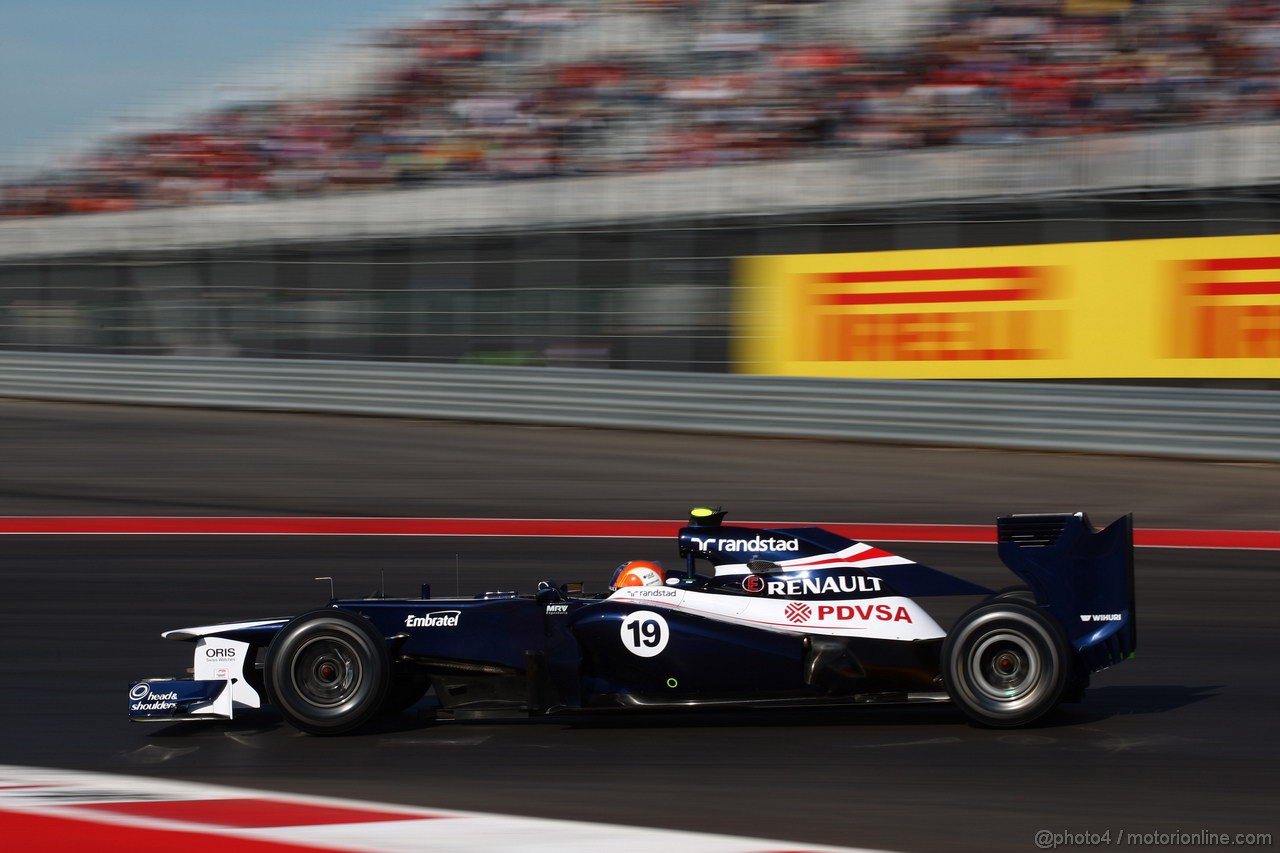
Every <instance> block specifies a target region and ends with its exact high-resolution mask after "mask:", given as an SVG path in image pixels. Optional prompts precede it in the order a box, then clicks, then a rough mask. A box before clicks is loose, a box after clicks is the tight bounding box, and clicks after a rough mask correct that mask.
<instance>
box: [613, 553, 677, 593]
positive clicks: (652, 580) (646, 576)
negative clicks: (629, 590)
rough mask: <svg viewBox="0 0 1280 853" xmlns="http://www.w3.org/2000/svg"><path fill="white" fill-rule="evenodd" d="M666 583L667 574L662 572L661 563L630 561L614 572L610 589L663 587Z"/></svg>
mask: <svg viewBox="0 0 1280 853" xmlns="http://www.w3.org/2000/svg"><path fill="white" fill-rule="evenodd" d="M666 582H667V573H666V572H664V571H663V570H662V564H661V563H655V562H652V561H650V560H630V561H628V562H625V563H623V564H622V565H621V566H618V568H616V569H614V570H613V578H612V579H611V580H610V581H609V589H611V590H617V589H622V588H623V587H624V586H662V585H663V584H665V583H666Z"/></svg>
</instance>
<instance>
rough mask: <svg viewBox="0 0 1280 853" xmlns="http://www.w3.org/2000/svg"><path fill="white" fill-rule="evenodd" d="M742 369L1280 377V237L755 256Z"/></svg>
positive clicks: (745, 307) (745, 296)
mask: <svg viewBox="0 0 1280 853" xmlns="http://www.w3.org/2000/svg"><path fill="white" fill-rule="evenodd" d="M738 264H739V266H738V268H737V299H738V304H737V306H736V310H735V316H736V322H737V329H736V332H737V335H736V339H737V341H738V351H737V352H735V361H736V364H737V369H738V370H739V371H740V372H745V373H763V374H773V375H783V376H845V377H868V378H895V379H926V378H928V379H1001V378H1008V379H1042V378H1076V377H1080V378H1103V377H1117V378H1124V377H1152V378H1179V379H1182V378H1277V377H1280V235H1268V236H1262V237H1206V238H1194V239H1178V240H1135V241H1124V242H1110V243H1058V244H1052V245H1041V246H1000V247H993V248H977V249H930V250H922V251H900V252H859V253H852V254H831V255H774V256H758V257H750V258H742V259H739V261H738Z"/></svg>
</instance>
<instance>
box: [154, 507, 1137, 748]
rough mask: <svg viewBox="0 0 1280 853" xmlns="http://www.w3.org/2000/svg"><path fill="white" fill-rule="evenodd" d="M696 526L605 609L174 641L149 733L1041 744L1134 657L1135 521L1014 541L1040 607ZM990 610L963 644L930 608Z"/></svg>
mask: <svg viewBox="0 0 1280 853" xmlns="http://www.w3.org/2000/svg"><path fill="white" fill-rule="evenodd" d="M723 517H724V513H723V512H722V511H719V510H712V509H695V510H694V511H693V512H692V513H691V515H690V519H689V523H688V525H687V526H685V527H682V528H680V530H679V533H678V545H679V552H680V555H681V557H683V558H684V567H683V570H682V571H675V572H665V571H663V569H662V567H661V566H659V565H657V564H654V563H649V562H646V561H632V562H630V563H626V564H624V565H623V566H620V567H619V568H618V571H616V572H615V575H614V578H613V581H612V582H611V583H610V585H609V586H610V589H609V590H608V591H607V592H602V593H599V594H588V593H586V592H584V591H583V590H582V588H581V585H560V584H557V583H554V582H552V581H542V582H540V583H539V584H538V586H537V590H536V592H534V593H533V594H529V595H517V594H515V593H486V594H482V595H478V596H476V597H474V598H432V597H430V593H429V588H428V587H426V586H424V588H423V594H422V596H421V597H419V598H385V597H378V598H364V599H332V600H330V601H329V602H328V604H326V605H325V606H324V607H321V608H319V609H316V610H311V611H308V612H306V613H302V614H300V615H298V616H293V617H285V618H278V619H263V620H256V621H242V622H227V623H223V624H218V625H207V626H203V627H197V628H185V629H181V630H176V631H169V632H167V633H165V634H164V636H165V637H167V638H169V639H177V640H187V641H193V642H194V643H195V666H194V669H193V673H194V676H193V678H190V679H147V680H142V681H137V682H134V683H132V684H130V685H129V716H130V718H131V719H134V720H146V721H176V720H195V719H230V718H232V717H233V716H234V715H235V714H236V712H237V711H241V710H243V709H249V708H260V707H263V706H264V705H267V704H270V705H273V706H274V707H275V708H276V709H277V710H278V711H279V713H280V714H281V715H282V716H283V717H284V719H285V720H286V721H287V722H289V723H290V724H292V725H293V726H295V727H296V728H298V729H300V730H302V731H304V732H309V733H311V734H317V735H326V734H340V733H343V732H349V731H352V730H354V729H357V728H359V727H361V726H363V725H365V724H366V723H368V722H369V721H370V720H371V719H372V718H373V717H374V716H375V715H376V714H378V713H379V712H385V711H399V710H403V709H405V708H408V707H410V706H412V705H415V704H416V703H418V702H419V701H420V700H423V699H424V697H426V696H427V694H428V693H431V694H432V696H431V697H429V701H430V702H431V703H432V707H433V708H434V709H435V710H436V716H437V717H440V718H453V719H468V718H470V719H476V718H492V717H501V716H510V715H519V716H529V715H545V714H555V713H562V712H582V711H585V710H594V709H635V708H666V709H675V708H697V707H718V708H784V707H802V706H809V707H812V706H832V705H853V704H870V703H915V702H939V701H944V702H945V701H950V702H952V703H954V704H955V706H956V707H957V708H959V709H960V711H962V712H963V713H964V714H965V716H967V717H968V718H969V719H970V720H971V721H972V722H974V723H976V724H978V725H983V726H993V727H1013V726H1023V725H1027V724H1029V723H1031V722H1033V721H1035V720H1037V719H1039V718H1040V717H1042V716H1044V715H1045V714H1047V713H1048V712H1049V711H1051V710H1052V709H1053V708H1054V707H1056V706H1057V705H1058V704H1059V703H1060V702H1063V701H1073V700H1077V699H1079V698H1080V697H1081V696H1082V695H1083V693H1084V690H1085V688H1086V687H1087V686H1088V683H1089V676H1090V673H1092V672H1096V671H1099V670H1102V669H1105V668H1107V667H1109V666H1112V665H1114V664H1116V663H1119V662H1120V661H1122V660H1126V659H1128V658H1130V657H1132V656H1133V653H1134V649H1135V648H1136V645H1137V631H1136V622H1135V614H1134V590H1133V524H1132V518H1131V517H1130V516H1125V517H1122V518H1120V519H1118V520H1116V521H1115V522H1114V523H1113V524H1111V525H1110V526H1109V527H1107V528H1106V529H1105V530H1101V531H1097V530H1095V529H1094V528H1093V527H1092V526H1091V525H1090V523H1089V521H1088V519H1087V518H1086V517H1085V515H1084V514H1083V513H1061V514H1042V515H1012V516H1006V517H1002V518H1000V519H998V521H997V532H998V543H999V545H998V548H999V554H1000V558H1001V560H1002V561H1003V562H1004V563H1005V565H1006V566H1008V567H1009V569H1011V570H1012V571H1013V573H1014V574H1015V575H1017V576H1018V577H1019V578H1020V579H1021V580H1022V581H1023V582H1024V584H1025V585H1024V586H1019V587H1013V588H1010V589H1006V590H1003V591H999V592H996V591H993V590H991V589H988V588H986V587H983V586H980V585H978V584H974V583H971V582H969V581H966V580H962V579H960V578H957V577H954V576H952V575H949V574H945V573H943V572H940V571H938V570H936V569H933V568H930V567H928V566H925V565H923V564H920V563H916V562H913V561H912V560H909V559H907V558H905V557H900V556H897V555H895V554H892V553H889V552H888V551H885V550H882V549H880V548H877V547H875V546H873V545H869V544H866V543H863V542H855V541H852V540H850V539H846V538H844V537H841V536H837V535H835V534H833V533H831V532H829V531H826V530H823V529H821V528H817V527H795V528H776V529H766V528H752V527H734V526H728V525H725V524H723V523H722V521H723ZM938 596H981V597H982V600H981V601H979V603H977V604H976V605H974V606H973V607H972V608H971V609H969V610H968V611H967V612H966V613H964V614H963V615H962V616H961V617H960V618H959V619H958V620H957V621H956V622H955V624H954V625H952V626H951V628H950V630H949V631H944V630H943V629H942V628H941V627H940V626H939V625H938V623H937V622H935V621H934V619H933V617H931V616H930V615H929V612H928V611H927V610H926V608H925V607H924V605H923V604H922V601H924V600H927V599H929V598H932V597H938Z"/></svg>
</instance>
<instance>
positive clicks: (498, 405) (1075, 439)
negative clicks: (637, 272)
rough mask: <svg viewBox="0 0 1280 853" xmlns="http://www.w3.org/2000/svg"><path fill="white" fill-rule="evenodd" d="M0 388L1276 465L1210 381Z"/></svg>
mask: <svg viewBox="0 0 1280 853" xmlns="http://www.w3.org/2000/svg"><path fill="white" fill-rule="evenodd" d="M0 396H4V397H12V398H21V399H32V400H64V401H65V400H74V401H95V402H108V403H133V404H148V405H177V406H197V407H206V408H227V409H253V410H272V411H297V412H333V413H349V414H361V415H393V416H400V417H419V418H441V419H456V420H473V421H487V422H498V423H530V424H562V425H573V426H594V427H621V428H634V429H645V430H669V431H677V432H704V433H725V434H737V435H760V436H789V437H810V438H829V439H843V440H855V441H873V442H887V443H894V444H920V445H943V446H954V447H990V448H1005V449H1027V450H1057V451H1081V452H1094V453H1114V454H1127V455H1141V456H1173V457H1186V458H1198V459H1219V460H1250V461H1266V462H1280V396H1277V395H1275V394H1273V393H1267V392H1253V391H1236V390H1223V389H1203V388H1192V389H1188V388H1176V389H1175V388H1142V387H1121V386H1086V385H1053V384H1037V383H1012V382H1010V383H993V382H962V381H945V382H929V381H882V380H847V379H803V378H772V377H757V376H726V375H708V374H684V373H665V372H651V371H626V372H619V371H609V370H584V369H558V368H541V369H534V368H527V367H496V366H486V365H432V364H404V363H388V362H382V363H351V362H340V361H298V360H287V359H243V358H236V359H220V358H173V357H169V358H154V357H146V356H92V355H66V354H22V353H0Z"/></svg>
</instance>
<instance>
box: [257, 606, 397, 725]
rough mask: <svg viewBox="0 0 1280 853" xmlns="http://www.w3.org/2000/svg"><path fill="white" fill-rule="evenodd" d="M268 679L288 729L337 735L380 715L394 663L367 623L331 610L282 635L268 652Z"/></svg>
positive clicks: (305, 617)
mask: <svg viewBox="0 0 1280 853" xmlns="http://www.w3.org/2000/svg"><path fill="white" fill-rule="evenodd" d="M264 675H265V677H266V685H267V693H268V695H269V696H270V698H271V702H272V704H273V705H275V706H276V709H277V710H279V712H280V715H281V716H282V717H284V719H285V721H286V722H287V723H289V725H291V726H293V727H294V728H296V729H298V730H300V731H304V732H306V733H308V734H313V735H337V734H344V733H346V732H349V731H352V730H354V729H358V728H360V726H362V725H364V724H365V723H367V722H368V721H369V720H370V719H371V718H372V717H373V716H374V715H375V714H377V713H378V710H379V709H380V708H381V707H382V704H383V702H384V701H385V699H386V696H387V691H388V689H389V688H390V683H391V660H390V655H389V654H388V652H387V643H386V640H385V639H383V637H382V636H381V635H380V634H379V633H378V632H377V631H376V630H375V629H374V627H373V626H372V625H371V624H370V623H369V620H367V619H365V618H363V617H361V616H357V615H356V614H354V613H350V612H347V611H345V610H335V609H332V608H327V609H324V610H313V611H311V612H310V613H304V614H302V615H301V616H298V617H296V618H295V619H293V620H292V621H290V622H289V623H288V624H287V625H285V626H284V628H282V629H281V630H280V633H279V634H277V635H276V636H275V639H273V640H272V641H271V646H270V647H269V648H268V649H267V659H266V666H265V667H264Z"/></svg>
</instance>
